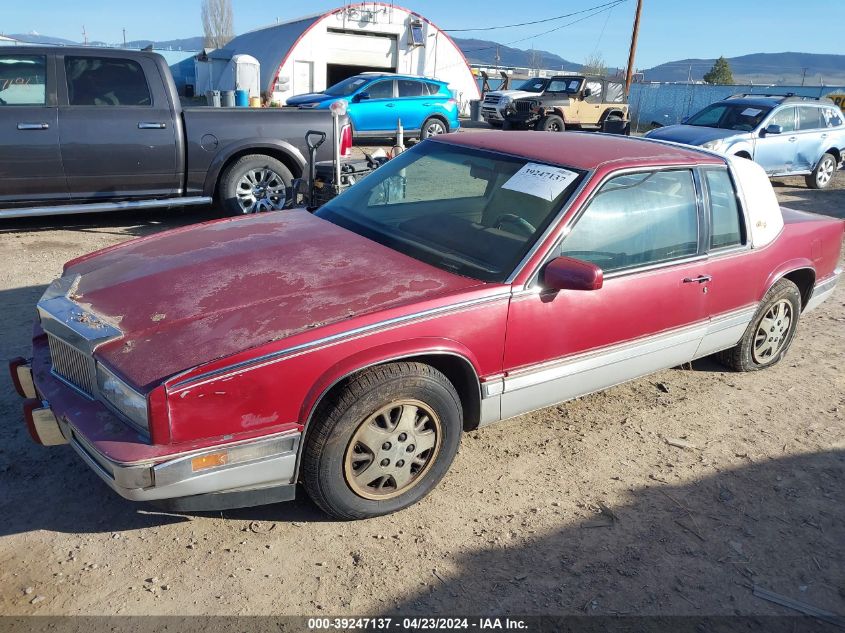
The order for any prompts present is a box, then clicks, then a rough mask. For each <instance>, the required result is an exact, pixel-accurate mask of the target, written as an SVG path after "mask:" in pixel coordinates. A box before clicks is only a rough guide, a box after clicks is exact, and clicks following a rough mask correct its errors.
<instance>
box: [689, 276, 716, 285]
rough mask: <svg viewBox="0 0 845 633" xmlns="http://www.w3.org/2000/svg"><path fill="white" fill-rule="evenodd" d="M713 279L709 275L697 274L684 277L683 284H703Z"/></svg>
mask: <svg viewBox="0 0 845 633" xmlns="http://www.w3.org/2000/svg"><path fill="white" fill-rule="evenodd" d="M711 279H713V277H711V276H710V275H699V276H698V277H684V283H685V284H703V283H705V282H708V281H710V280H711Z"/></svg>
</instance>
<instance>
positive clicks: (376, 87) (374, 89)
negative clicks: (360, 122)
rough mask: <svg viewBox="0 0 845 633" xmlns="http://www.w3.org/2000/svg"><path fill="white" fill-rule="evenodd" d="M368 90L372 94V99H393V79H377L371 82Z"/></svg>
mask: <svg viewBox="0 0 845 633" xmlns="http://www.w3.org/2000/svg"><path fill="white" fill-rule="evenodd" d="M366 92H367V94H369V95H370V99H392V98H393V80H392V79H388V80H387V81H377V82H375V83H373V84H370V85H369V86H367V88H366Z"/></svg>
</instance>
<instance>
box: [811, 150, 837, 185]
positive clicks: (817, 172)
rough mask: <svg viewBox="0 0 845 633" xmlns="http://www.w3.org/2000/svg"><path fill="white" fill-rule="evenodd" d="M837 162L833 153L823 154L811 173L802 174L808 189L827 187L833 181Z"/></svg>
mask: <svg viewBox="0 0 845 633" xmlns="http://www.w3.org/2000/svg"><path fill="white" fill-rule="evenodd" d="M837 167H838V164H837V162H836V157H835V156H834V155H833V154H823V155H822V157H821V158H820V159H819V162H818V164H817V165H816V166H815V168H814V169H813V173H812V174H807V175H806V176H804V181H805V182H806V183H807V186H808V187H809V188H810V189H827V187H829V186H830V183H832V182H833V177H834V176H835V175H836V168H837Z"/></svg>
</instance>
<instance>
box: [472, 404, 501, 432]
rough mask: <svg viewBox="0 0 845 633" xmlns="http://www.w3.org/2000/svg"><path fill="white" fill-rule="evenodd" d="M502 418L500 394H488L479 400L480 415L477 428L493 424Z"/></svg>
mask: <svg viewBox="0 0 845 633" xmlns="http://www.w3.org/2000/svg"><path fill="white" fill-rule="evenodd" d="M501 419H502V396H490V397H489V398H484V399H483V400H482V401H481V416H480V417H479V420H478V428H481V427H482V426H487V425H488V424H493V422H498V421H499V420H501Z"/></svg>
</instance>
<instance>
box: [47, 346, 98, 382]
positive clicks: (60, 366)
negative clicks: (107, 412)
mask: <svg viewBox="0 0 845 633" xmlns="http://www.w3.org/2000/svg"><path fill="white" fill-rule="evenodd" d="M47 341H48V343H49V345H50V357H51V358H52V360H53V371H54V372H55V373H56V374H58V375H59V376H61V377H62V378H64V379H65V380H67V381H68V382H69V383H71V384H72V385H74V386H75V387H77V388H78V389H80V390H81V391H83V392H85V393H86V394H88V395H89V396H93V394H94V390H95V387H96V385H97V370H96V369H95V367H94V359H93V358H91V357H89V356H87V355H85V354H84V353H82V352H80V351H79V350H78V349H76V348H75V347H73V346H71V345H68V344H67V343H65V342H64V341H63V340H61V339H60V338H56V337H55V336H53V335H52V334H47Z"/></svg>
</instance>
